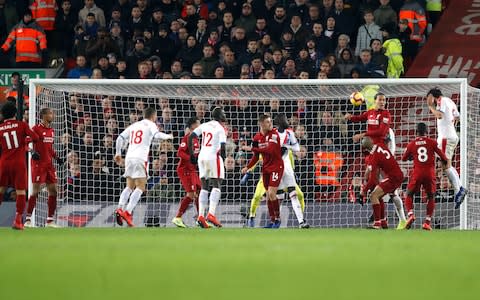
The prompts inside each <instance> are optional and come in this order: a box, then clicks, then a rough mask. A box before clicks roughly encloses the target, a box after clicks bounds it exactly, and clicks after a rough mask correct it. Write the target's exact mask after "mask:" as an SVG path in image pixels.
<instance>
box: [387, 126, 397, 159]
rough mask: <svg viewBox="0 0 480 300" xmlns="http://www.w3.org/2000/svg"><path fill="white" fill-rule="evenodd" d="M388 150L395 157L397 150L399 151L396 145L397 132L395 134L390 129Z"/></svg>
mask: <svg viewBox="0 0 480 300" xmlns="http://www.w3.org/2000/svg"><path fill="white" fill-rule="evenodd" d="M388 139H389V141H388V145H387V147H388V150H390V152H392V154H393V155H395V150H396V149H397V145H396V144H395V132H393V129H392V128H389V129H388Z"/></svg>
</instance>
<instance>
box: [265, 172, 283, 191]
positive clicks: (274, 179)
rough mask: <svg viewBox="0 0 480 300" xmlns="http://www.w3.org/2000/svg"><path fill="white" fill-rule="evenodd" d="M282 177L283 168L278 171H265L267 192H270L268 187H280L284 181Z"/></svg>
mask: <svg viewBox="0 0 480 300" xmlns="http://www.w3.org/2000/svg"><path fill="white" fill-rule="evenodd" d="M282 176H283V166H282V167H281V168H278V169H276V170H272V171H264V172H263V173H262V180H263V186H264V187H265V189H266V190H268V187H278V186H279V185H280V181H282Z"/></svg>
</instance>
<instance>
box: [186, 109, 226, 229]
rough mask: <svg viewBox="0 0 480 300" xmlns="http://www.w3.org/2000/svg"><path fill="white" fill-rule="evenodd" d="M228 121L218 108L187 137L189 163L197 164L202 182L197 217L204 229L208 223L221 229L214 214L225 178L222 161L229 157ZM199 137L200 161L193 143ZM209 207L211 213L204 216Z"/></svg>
mask: <svg viewBox="0 0 480 300" xmlns="http://www.w3.org/2000/svg"><path fill="white" fill-rule="evenodd" d="M226 121H227V118H226V116H225V112H224V111H223V109H222V108H221V107H215V108H214V109H213V111H212V120H211V121H209V122H207V123H203V124H201V125H200V126H198V127H197V128H195V130H193V132H192V133H191V134H190V136H189V137H188V149H189V152H190V161H191V162H192V163H193V164H194V165H195V164H197V163H198V171H199V173H200V181H201V183H202V189H201V190H200V195H199V197H198V218H197V225H198V226H200V227H202V228H209V227H210V225H209V223H210V224H213V225H214V226H216V227H222V224H221V223H220V222H219V221H218V219H217V217H216V216H215V212H216V209H217V205H218V202H219V201H220V196H221V190H220V187H221V184H222V180H223V179H224V178H225V166H224V164H223V160H224V159H225V157H226V151H225V143H226V142H227V133H226V129H225V127H224V126H223V124H222V123H223V122H226ZM197 137H201V140H202V145H201V146H200V153H199V154H198V159H197V156H196V154H195V147H194V140H195V138H197ZM207 206H208V214H207V216H206V217H205V210H206V208H207ZM207 222H208V223H207Z"/></svg>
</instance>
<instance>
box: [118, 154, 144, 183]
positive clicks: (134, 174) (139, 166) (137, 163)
mask: <svg viewBox="0 0 480 300" xmlns="http://www.w3.org/2000/svg"><path fill="white" fill-rule="evenodd" d="M123 177H128V178H132V179H137V178H147V177H148V163H147V162H145V161H143V160H141V159H128V160H125V173H124V174H123Z"/></svg>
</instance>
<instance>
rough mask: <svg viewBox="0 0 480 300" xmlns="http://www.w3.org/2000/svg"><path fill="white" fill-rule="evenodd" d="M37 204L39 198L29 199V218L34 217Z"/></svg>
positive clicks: (31, 197) (32, 197)
mask: <svg viewBox="0 0 480 300" xmlns="http://www.w3.org/2000/svg"><path fill="white" fill-rule="evenodd" d="M36 204H37V197H36V196H30V198H28V205H27V217H28V216H31V215H32V213H33V210H34V209H35V205H36Z"/></svg>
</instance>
